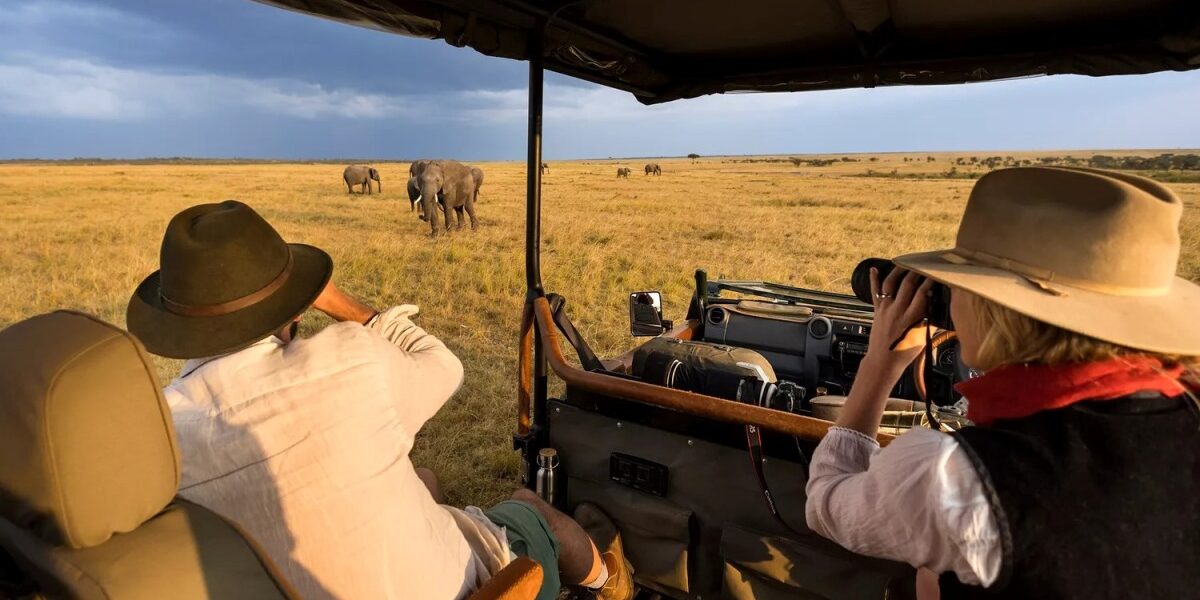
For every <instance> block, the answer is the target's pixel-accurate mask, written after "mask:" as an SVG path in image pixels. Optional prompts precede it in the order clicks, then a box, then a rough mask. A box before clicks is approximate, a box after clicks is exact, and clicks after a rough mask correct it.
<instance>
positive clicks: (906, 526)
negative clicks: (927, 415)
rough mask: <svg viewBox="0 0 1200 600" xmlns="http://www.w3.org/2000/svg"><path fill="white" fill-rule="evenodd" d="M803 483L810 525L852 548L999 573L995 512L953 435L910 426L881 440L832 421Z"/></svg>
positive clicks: (987, 577)
mask: <svg viewBox="0 0 1200 600" xmlns="http://www.w3.org/2000/svg"><path fill="white" fill-rule="evenodd" d="M806 491H807V493H808V501H807V504H806V507H805V515H806V517H807V520H808V526H809V528H811V529H812V530H813V531H815V532H817V533H819V534H821V535H823V536H825V537H827V538H829V539H831V540H833V541H835V542H837V543H839V544H841V545H842V546H844V547H845V548H847V549H849V550H851V551H853V552H856V553H858V554H864V555H867V556H874V557H878V558H886V559H891V560H896V561H902V562H906V563H908V564H910V565H912V566H914V567H925V568H927V569H929V570H931V571H933V572H935V573H944V572H947V571H954V572H955V573H956V574H957V575H958V578H959V580H960V581H962V582H963V583H966V584H973V585H983V586H987V585H990V584H991V583H992V582H994V581H995V580H996V577H997V575H998V574H999V573H1000V561H1001V555H1002V549H1001V545H1000V534H999V528H998V526H997V523H996V518H995V516H994V515H993V514H992V510H991V507H990V506H989V505H988V501H987V498H986V496H985V495H984V489H983V483H982V481H981V480H980V478H979V474H978V473H976V471H975V468H974V467H973V466H972V465H971V461H970V459H969V458H967V454H966V451H965V450H963V448H962V447H961V446H960V445H959V444H958V441H957V440H955V439H954V437H952V436H950V435H947V434H944V433H939V432H937V431H933V430H932V429H913V430H911V431H908V432H906V433H904V434H903V435H900V436H898V437H897V438H896V439H895V441H893V442H892V443H891V444H888V446H887V447H886V448H880V447H879V443H878V442H876V441H875V440H874V439H873V438H871V437H870V436H867V435H865V434H863V433H861V432H858V431H855V430H853V429H846V428H844V427H833V428H831V429H830V430H829V433H828V434H827V435H826V436H825V439H824V440H822V441H821V444H820V445H819V446H817V450H816V452H815V453H814V454H813V459H812V465H811V467H810V469H809V476H808V486H807V488H806Z"/></svg>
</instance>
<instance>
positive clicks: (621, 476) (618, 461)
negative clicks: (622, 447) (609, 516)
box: [608, 452, 667, 496]
mask: <svg viewBox="0 0 1200 600" xmlns="http://www.w3.org/2000/svg"><path fill="white" fill-rule="evenodd" d="M608 476H609V477H611V478H612V480H613V481H615V482H617V483H619V484H621V485H627V486H629V487H631V488H633V489H635V490H639V491H642V492H646V493H648V494H654V495H655V496H666V495H667V467H666V466H665V465H660V464H658V463H656V462H651V461H648V460H646V459H644V458H638V457H636V456H630V455H628V454H621V453H620V452H613V453H612V455H611V456H610V457H609V459H608Z"/></svg>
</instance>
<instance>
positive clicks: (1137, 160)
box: [954, 153, 1200, 171]
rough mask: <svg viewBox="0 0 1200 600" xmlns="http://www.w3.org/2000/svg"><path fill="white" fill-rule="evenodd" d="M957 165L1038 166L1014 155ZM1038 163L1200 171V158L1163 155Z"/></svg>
mask: <svg viewBox="0 0 1200 600" xmlns="http://www.w3.org/2000/svg"><path fill="white" fill-rule="evenodd" d="M954 164H956V165H960V166H962V165H970V166H980V167H985V168H988V169H995V168H998V167H1018V166H1021V167H1027V166H1030V165H1032V164H1035V161H1033V160H1029V159H1021V160H1018V159H1015V158H1013V157H1011V156H988V157H984V158H980V157H978V156H970V157H959V158H956V159H954ZM1036 164H1039V165H1066V166H1075V167H1078V166H1089V167H1094V168H1097V169H1124V170H1127V171H1200V155H1196V154H1174V153H1164V154H1159V155H1158V156H1153V157H1146V156H1108V155H1107V154H1095V155H1093V156H1092V157H1091V158H1080V157H1077V156H1040V157H1038V158H1037V161H1036Z"/></svg>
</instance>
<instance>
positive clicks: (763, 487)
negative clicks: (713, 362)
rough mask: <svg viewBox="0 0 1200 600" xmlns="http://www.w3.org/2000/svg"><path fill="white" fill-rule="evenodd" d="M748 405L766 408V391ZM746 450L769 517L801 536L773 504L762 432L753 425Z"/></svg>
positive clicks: (740, 393) (748, 429)
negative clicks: (766, 470)
mask: <svg viewBox="0 0 1200 600" xmlns="http://www.w3.org/2000/svg"><path fill="white" fill-rule="evenodd" d="M745 383H747V381H746V380H744V381H743V385H739V386H738V401H739V402H744V401H745V400H746V399H747V398H746V396H745V395H743V391H744V390H745V387H743V386H744V384H745ZM762 384H763V385H764V386H765V385H766V382H765V381H764V382H762ZM749 404H756V405H758V406H762V407H763V408H768V406H767V404H768V397H767V389H766V388H765V387H763V388H762V389H761V390H760V392H759V395H758V398H757V399H756V400H753V401H750V402H749ZM746 449H747V450H749V451H750V464H751V466H752V467H753V468H754V476H755V477H757V478H758V489H759V490H760V491H761V492H762V495H763V500H764V501H766V503H767V510H768V511H770V512H771V516H772V517H775V520H776V521H779V524H780V525H783V527H784V529H787V530H788V531H790V532H792V533H795V534H798V535H803V534H801V533H800V532H799V531H797V530H796V529H795V528H794V527H792V526H791V525H789V524H788V522H787V521H785V520H784V519H783V515H782V514H781V513H780V512H779V506H778V505H776V504H775V496H774V495H772V494H771V486H770V485H768V484H767V474H766V472H765V471H764V470H763V462H764V461H765V460H766V456H764V455H763V443H762V431H761V430H760V429H759V428H758V427H755V426H754V425H747V426H746Z"/></svg>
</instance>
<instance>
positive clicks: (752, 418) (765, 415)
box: [533, 298, 895, 444]
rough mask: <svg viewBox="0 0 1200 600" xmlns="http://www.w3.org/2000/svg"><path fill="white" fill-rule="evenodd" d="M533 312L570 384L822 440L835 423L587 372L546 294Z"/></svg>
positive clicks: (553, 362)
mask: <svg viewBox="0 0 1200 600" xmlns="http://www.w3.org/2000/svg"><path fill="white" fill-rule="evenodd" d="M533 315H534V318H535V319H536V320H537V332H538V335H539V336H541V338H542V344H543V345H544V346H545V353H546V358H547V362H548V363H549V364H550V368H551V369H554V373H555V374H556V375H558V376H559V377H560V378H562V380H563V381H565V382H567V384H568V385H572V386H575V387H578V388H581V389H584V390H588V391H591V392H595V393H598V394H603V395H607V396H615V397H617V398H624V399H626V400H634V401H637V402H643V403H646V404H652V405H655V406H662V407H665V408H670V409H673V410H678V411H680V412H684V413H688V414H692V415H696V416H700V417H706V418H709V419H715V420H718V421H725V422H728V423H737V424H740V425H754V426H756V427H761V428H763V429H768V430H771V431H776V432H779V433H785V434H788V435H794V436H796V437H801V438H804V439H808V440H819V439H821V438H823V437H825V434H826V433H827V432H828V431H829V428H830V427H832V426H833V423H831V422H829V421H825V420H822V419H815V418H813V417H806V416H804V415H795V414H792V413H786V412H783V411H779V410H772V409H769V408H762V407H760V406H754V405H752V404H742V403H741V402H733V401H730V400H724V399H721V398H716V397H714V396H706V395H704V394H694V393H692V392H685V391H683V390H676V389H672V388H668V387H664V386H660V385H653V384H649V383H645V382H642V381H634V380H631V379H624V378H621V377H613V376H612V375H606V374H604V373H596V372H592V371H585V370H583V369H580V368H579V367H576V366H574V365H571V364H570V363H568V362H567V359H566V357H565V356H564V355H563V352H562V347H561V346H560V345H559V336H558V330H557V329H556V328H555V326H554V316H553V314H552V313H551V312H550V303H549V302H548V301H547V300H546V299H545V298H537V299H535V300H534V303H533ZM894 437H895V436H892V435H890V434H887V433H879V434H878V435H876V439H878V440H879V443H880V444H887V443H888V442H890V441H891V440H892V439H894Z"/></svg>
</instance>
